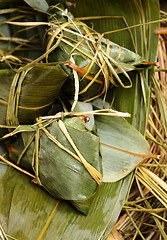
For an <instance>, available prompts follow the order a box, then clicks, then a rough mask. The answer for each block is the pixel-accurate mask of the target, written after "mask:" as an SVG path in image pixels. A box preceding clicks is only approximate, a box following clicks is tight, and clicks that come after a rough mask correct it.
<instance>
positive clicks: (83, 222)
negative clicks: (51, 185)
mask: <svg viewBox="0 0 167 240" xmlns="http://www.w3.org/2000/svg"><path fill="white" fill-rule="evenodd" d="M131 181H132V177H131V176H129V177H128V178H126V179H125V180H121V181H120V182H118V183H116V184H107V183H104V184H103V185H102V186H100V187H99V189H98V191H97V194H96V196H95V198H94V201H93V204H92V207H91V209H90V211H89V214H88V215H87V216H84V215H83V214H80V213H78V212H77V211H76V210H75V209H74V208H73V207H72V206H71V205H70V204H69V203H67V202H66V201H62V200H56V199H53V198H52V197H51V196H50V195H48V194H47V193H46V192H45V191H44V190H42V189H41V188H40V187H39V186H37V185H35V184H33V183H31V182H30V179H29V178H28V177H27V176H25V175H23V174H21V173H19V172H17V171H16V170H14V169H11V168H10V169H9V170H8V172H7V173H6V174H5V175H4V177H3V179H2V181H1V182H0V212H1V214H0V222H1V224H2V227H3V228H4V230H5V231H6V233H7V234H8V235H10V236H12V237H14V238H16V239H34V240H39V239H55V240H56V239H57V240H58V239H64V240H66V239H69V238H71V234H72V238H73V239H74V240H78V239H79V238H80V237H81V236H82V239H88V238H89V237H91V239H92V240H97V239H104V238H105V237H106V236H107V235H108V231H109V230H110V229H111V226H112V225H113V224H114V222H115V219H116V215H115V211H116V210H117V211H120V209H121V206H122V204H123V203H124V201H125V196H127V195H128V187H127V186H128V185H129V184H130V182H131ZM6 189H8V191H6ZM39 196H40V197H39ZM113 196H115V197H113ZM18 202H19V204H18ZM95 219H96V221H95ZM27 223H29V224H27ZM97 226H99V227H98V228H97Z"/></svg>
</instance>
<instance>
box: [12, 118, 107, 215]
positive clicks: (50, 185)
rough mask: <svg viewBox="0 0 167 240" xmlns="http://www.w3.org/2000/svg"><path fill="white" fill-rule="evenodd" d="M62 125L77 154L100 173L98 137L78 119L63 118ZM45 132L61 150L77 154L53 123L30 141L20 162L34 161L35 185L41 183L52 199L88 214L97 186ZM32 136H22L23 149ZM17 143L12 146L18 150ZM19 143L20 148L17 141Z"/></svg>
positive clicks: (85, 170) (56, 123)
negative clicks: (64, 202)
mask: <svg viewBox="0 0 167 240" xmlns="http://www.w3.org/2000/svg"><path fill="white" fill-rule="evenodd" d="M63 122H64V126H65V128H66V130H67V131H68V134H69V135H70V137H71V139H72V140H73V142H74V144H75V146H76V147H77V149H78V150H79V152H80V154H81V155H82V156H83V158H84V159H85V160H86V161H87V162H88V164H90V165H91V167H93V168H95V170H96V171H98V172H99V174H100V173H101V172H102V166H101V156H100V149H99V146H100V140H99V137H98V136H96V135H95V134H93V133H92V132H91V131H89V130H87V129H86V128H85V124H84V121H83V120H82V119H80V118H76V117H72V118H66V119H65V120H64V121H63ZM46 131H47V133H49V134H50V136H52V137H53V138H54V139H56V141H58V142H59V143H60V144H62V145H63V147H64V148H66V149H67V150H69V151H71V152H72V153H73V154H76V152H75V151H74V149H73V148H72V146H71V144H70V143H69V141H68V140H67V138H66V136H65V135H64V133H63V132H62V130H61V129H60V127H59V124H58V122H57V121H54V122H52V123H51V124H50V125H49V126H48V127H47V128H45V131H43V130H40V137H39V139H38V138H37V137H35V139H36V140H35V142H34V141H32V142H31V144H30V146H29V147H28V149H27V151H26V155H24V157H23V159H21V162H20V163H21V164H26V163H25V161H27V162H29V163H28V164H27V165H30V164H33V161H34V159H35V164H34V166H33V169H34V171H35V174H36V177H37V181H38V183H40V184H42V185H43V186H44V188H45V189H46V190H47V191H48V192H49V193H50V194H51V195H52V196H54V197H57V198H60V199H64V200H69V201H71V203H72V204H73V205H74V206H75V207H76V208H77V209H78V210H79V211H81V212H83V213H84V214H87V213H88V210H89V208H90V205H91V202H92V200H93V197H94V195H95V193H96V189H97V186H98V184H97V182H96V181H95V180H94V179H93V178H92V176H91V175H90V173H89V172H88V170H87V169H86V168H85V166H84V165H83V164H82V163H81V162H80V161H78V160H77V159H75V158H74V157H73V156H72V155H71V154H69V153H68V152H67V151H65V150H63V149H61V148H60V147H59V146H57V144H55V143H54V142H53V141H52V140H51V139H50V138H49V137H48V136H47V135H46ZM36 134H37V133H36ZM36 134H35V135H36ZM33 135H34V133H32V132H26V133H22V139H23V142H24V146H25V147H26V146H27V144H28V143H30V139H31V138H32V136H33ZM17 142H18V140H16V142H15V144H14V147H15V148H18V146H17ZM18 143H19V147H20V141H19V142H18ZM37 145H38V150H37ZM37 151H38V156H37ZM10 156H11V158H12V159H14V158H15V157H14V154H13V153H12V152H11V153H10ZM34 156H35V158H34ZM27 158H28V159H27ZM22 161H24V162H22ZM100 175H101V174H100Z"/></svg>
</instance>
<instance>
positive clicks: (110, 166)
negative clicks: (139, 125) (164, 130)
mask: <svg viewBox="0 0 167 240" xmlns="http://www.w3.org/2000/svg"><path fill="white" fill-rule="evenodd" d="M95 120H96V125H97V132H98V135H99V137H100V141H101V148H102V165H103V182H116V181H118V180H120V179H121V178H123V177H125V176H127V175H128V174H129V173H130V172H131V171H132V170H133V169H134V168H135V167H136V165H138V164H139V163H140V162H141V161H142V160H143V159H145V158H146V157H147V155H148V156H149V154H150V149H149V145H148V143H147V141H146V140H145V138H144V137H143V136H142V135H141V133H140V132H138V131H137V130H136V129H135V128H134V127H133V126H132V125H131V124H129V123H128V122H127V121H126V120H125V119H123V118H117V117H106V116H95Z"/></svg>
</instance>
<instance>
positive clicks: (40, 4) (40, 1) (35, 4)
mask: <svg viewBox="0 0 167 240" xmlns="http://www.w3.org/2000/svg"><path fill="white" fill-rule="evenodd" d="M24 1H25V2H26V3H27V4H28V5H30V6H31V7H32V8H37V9H39V10H42V11H45V12H46V11H47V10H48V8H49V5H48V3H47V2H46V1H45V0H36V1H33V0H24Z"/></svg>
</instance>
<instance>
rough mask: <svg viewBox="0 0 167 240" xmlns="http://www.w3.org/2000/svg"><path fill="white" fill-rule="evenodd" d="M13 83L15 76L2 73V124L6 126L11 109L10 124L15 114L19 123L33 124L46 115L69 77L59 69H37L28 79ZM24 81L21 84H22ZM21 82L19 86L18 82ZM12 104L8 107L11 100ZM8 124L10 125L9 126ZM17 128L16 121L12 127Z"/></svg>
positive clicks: (0, 78)
mask: <svg viewBox="0 0 167 240" xmlns="http://www.w3.org/2000/svg"><path fill="white" fill-rule="evenodd" d="M19 77H20V75H18V78H17V79H16V81H15V82H14V80H13V79H14V73H13V72H12V71H11V70H9V69H4V70H1V71H0V84H1V89H3V91H1V92H0V116H1V120H0V124H1V125H5V123H6V111H7V107H8V121H9V123H11V121H12V118H13V115H14V114H16V113H17V111H18V113H17V114H16V116H15V117H16V118H18V120H19V123H20V124H29V123H32V122H33V121H34V120H35V118H36V117H38V116H39V115H44V114H46V113H47V112H48V111H49V109H50V108H51V105H52V104H53V102H54V101H55V99H56V98H57V96H58V94H59V91H60V89H61V87H62V85H63V83H64V82H65V80H66V77H67V75H66V74H65V72H64V71H63V70H62V68H61V67H60V66H59V65H57V66H47V67H34V68H32V69H31V70H30V71H29V72H28V73H27V75H26V76H25V78H23V79H19ZM20 80H21V81H22V82H21V81H20ZM19 81H20V82H21V83H20V85H19V84H18V82H19ZM9 96H11V98H10V104H9V105H8V101H9V100H8V98H9ZM17 108H18V110H16V109H17ZM8 125H9V124H8ZM12 125H15V122H14V123H13V124H12Z"/></svg>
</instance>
